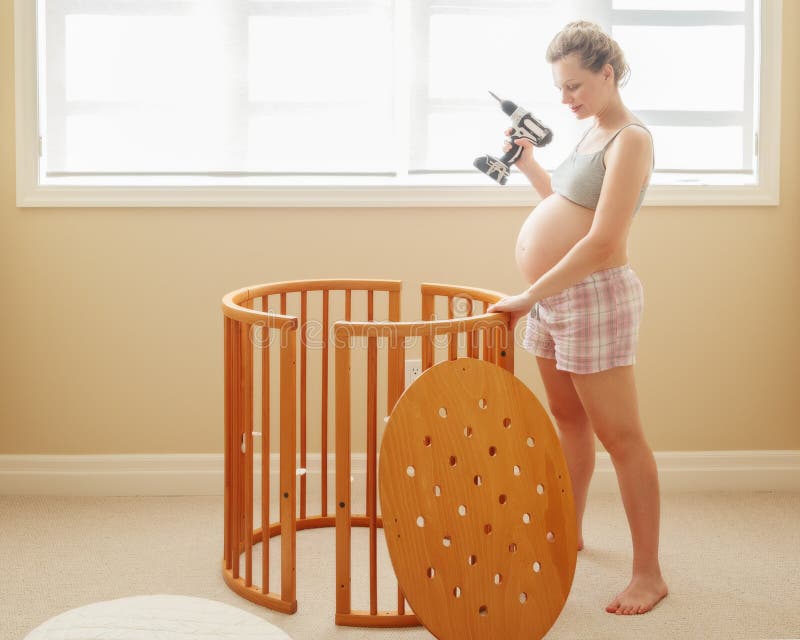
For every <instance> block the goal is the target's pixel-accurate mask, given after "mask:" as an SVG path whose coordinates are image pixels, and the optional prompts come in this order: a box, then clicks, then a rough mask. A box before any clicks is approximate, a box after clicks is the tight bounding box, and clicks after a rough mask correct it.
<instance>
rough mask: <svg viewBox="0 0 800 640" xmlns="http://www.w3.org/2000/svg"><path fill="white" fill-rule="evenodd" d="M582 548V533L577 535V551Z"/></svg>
mask: <svg viewBox="0 0 800 640" xmlns="http://www.w3.org/2000/svg"><path fill="white" fill-rule="evenodd" d="M581 549H583V535H582V534H581V535H578V551H580V550H581Z"/></svg>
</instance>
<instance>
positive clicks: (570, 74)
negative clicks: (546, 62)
mask: <svg viewBox="0 0 800 640" xmlns="http://www.w3.org/2000/svg"><path fill="white" fill-rule="evenodd" d="M553 82H554V83H555V85H556V88H557V89H559V90H560V91H561V102H563V103H564V104H565V105H567V106H568V107H569V108H570V110H571V111H572V113H574V114H575V116H576V117H577V118H578V120H583V119H584V118H588V117H589V116H593V115H595V114H596V113H598V112H600V111H602V110H603V108H604V107H605V105H606V104H607V103H608V99H609V97H610V95H611V93H610V92H611V91H612V90H613V87H614V75H613V71H612V69H611V65H608V64H607V65H605V66H604V67H603V68H602V69H601V70H600V71H599V72H598V73H594V72H592V71H590V70H588V69H584V68H583V67H582V66H581V61H580V58H579V57H578V56H577V54H574V53H571V54H569V55H568V56H565V57H563V58H561V59H560V60H556V61H555V62H554V63H553Z"/></svg>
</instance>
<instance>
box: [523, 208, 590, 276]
mask: <svg viewBox="0 0 800 640" xmlns="http://www.w3.org/2000/svg"><path fill="white" fill-rule="evenodd" d="M592 217H593V212H592V211H591V210H590V209H587V208H585V207H582V206H580V205H578V204H575V203H574V202H572V201H571V200H567V199H566V198H564V197H563V196H560V195H558V194H557V193H553V194H551V195H549V196H548V197H547V198H545V199H544V200H542V201H541V202H540V203H539V204H538V205H537V206H536V208H535V209H534V210H533V211H532V212H531V214H530V215H529V216H528V218H527V219H526V220H525V222H524V223H523V225H522V228H521V229H520V232H519V236H518V237H517V250H516V258H517V267H518V268H519V270H520V272H521V273H522V275H523V276H524V277H525V278H526V279H527V280H528V282H530V283H533V282H535V281H536V280H538V279H539V277H540V276H541V275H542V274H543V273H545V272H547V271H549V270H550V269H551V268H552V267H553V266H554V265H555V264H556V263H557V262H558V261H559V260H561V258H563V257H564V256H565V255H566V254H567V252H569V250H570V249H571V248H572V247H573V246H574V245H575V243H576V242H578V241H579V240H580V239H581V238H583V237H584V236H585V235H586V234H587V233H589V229H590V228H591V226H592Z"/></svg>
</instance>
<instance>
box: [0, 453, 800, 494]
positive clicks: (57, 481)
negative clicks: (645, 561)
mask: <svg viewBox="0 0 800 640" xmlns="http://www.w3.org/2000/svg"><path fill="white" fill-rule="evenodd" d="M655 456H656V461H657V463H658V470H659V478H660V483H661V490H662V491H663V492H691V491H800V451H663V452H656V454H655ZM223 465H224V462H223V456H222V454H165V455H82V456H81V455H77V456H70V455H0V495H53V496H166V495H183V496H188V495H222V493H223V469H224V466H223ZM255 468H256V470H258V469H259V468H260V462H259V461H258V459H256V463H255ZM307 468H308V474H309V479H312V481H313V477H314V476H317V475H319V474H320V469H321V456H320V455H319V454H309V455H308V460H307ZM271 469H272V473H273V475H274V476H277V469H278V465H277V456H275V455H273V460H272V466H271ZM351 469H352V475H353V478H354V480H355V481H356V482H359V483H360V484H362V486H363V483H364V482H363V480H364V477H365V475H366V455H365V454H354V455H353V456H352V461H351ZM328 473H329V475H330V476H331V477H332V476H333V474H334V458H333V455H331V456H329V462H328ZM332 490H333V489H332V488H331V491H332ZM616 491H618V489H617V480H616V476H615V474H614V468H613V466H612V464H611V460H610V458H609V456H608V454H607V453H605V452H599V453H598V454H597V465H596V469H595V475H594V478H593V479H592V485H591V492H592V493H612V492H616Z"/></svg>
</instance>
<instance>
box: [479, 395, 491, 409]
mask: <svg viewBox="0 0 800 640" xmlns="http://www.w3.org/2000/svg"><path fill="white" fill-rule="evenodd" d="M478 406H479V407H480V408H481V409H485V408H486V407H488V406H489V403H488V402H486V398H481V399H480V400H478Z"/></svg>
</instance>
